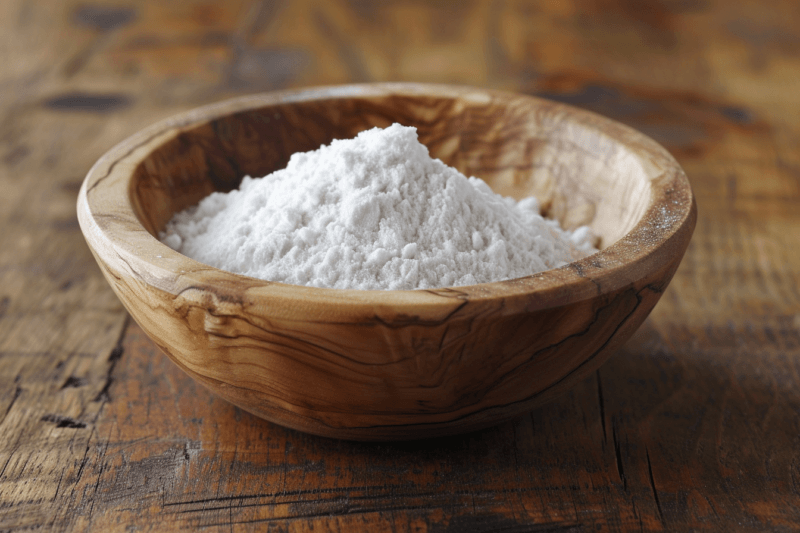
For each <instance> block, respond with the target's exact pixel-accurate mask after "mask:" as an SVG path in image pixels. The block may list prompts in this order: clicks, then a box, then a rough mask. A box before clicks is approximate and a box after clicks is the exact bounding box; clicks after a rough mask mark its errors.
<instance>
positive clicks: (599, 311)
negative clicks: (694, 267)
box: [78, 84, 696, 440]
mask: <svg viewBox="0 0 800 533" xmlns="http://www.w3.org/2000/svg"><path fill="white" fill-rule="evenodd" d="M394 122H399V123H401V124H403V125H407V126H415V127H416V128H417V130H418V133H419V138H420V141H421V142H422V143H423V144H425V145H427V146H428V148H429V150H430V153H431V155H432V156H433V157H438V158H439V159H441V160H442V161H444V162H445V163H447V164H448V165H451V166H454V167H456V168H457V169H458V170H460V171H461V172H462V173H464V174H466V175H468V176H469V175H474V176H478V177H480V178H482V179H483V180H485V181H486V182H487V183H488V184H489V185H490V186H491V187H492V188H493V190H494V191H495V192H498V193H500V194H503V195H507V196H513V197H515V198H522V197H525V196H529V195H535V196H537V197H538V198H539V199H540V201H541V203H542V205H543V207H544V211H545V214H546V215H547V216H549V217H551V218H555V219H558V220H559V221H560V222H561V224H562V225H563V226H565V227H567V228H574V227H577V226H579V225H584V224H587V225H589V226H590V227H591V228H592V230H593V231H594V232H595V233H596V234H597V235H599V236H600V240H601V242H600V247H601V251H600V252H599V253H596V254H594V255H592V256H589V257H586V258H584V259H582V260H580V261H576V262H574V263H571V264H569V265H566V266H563V267H561V268H558V269H554V270H549V271H546V272H542V273H539V274H535V275H533V276H529V277H525V278H519V279H514V280H508V281H501V282H496V283H487V284H480V285H473V286H468V287H456V288H444V289H434V290H416V291H359V290H337V289H320V288H313V287H302V286H294V285H287V284H282V283H275V282H268V281H262V280H258V279H253V278H249V277H246V276H242V275H237V274H233V273H230V272H226V271H222V270H219V269H216V268H212V267H210V266H207V265H204V264H202V263H199V262H197V261H194V260H192V259H189V258H188V257H186V256H183V255H181V254H179V253H177V252H175V251H173V250H172V249H170V248H168V247H167V246H165V245H163V244H161V243H160V242H159V241H158V240H157V238H156V237H155V236H156V235H157V234H158V232H159V231H160V230H161V229H163V228H164V226H165V224H166V223H167V221H168V220H169V219H170V218H171V217H172V216H173V214H175V213H176V212H179V211H181V210H183V209H185V208H187V207H189V206H191V205H194V204H196V203H197V202H198V201H199V200H201V199H202V198H203V197H205V196H206V195H208V194H210V193H211V192H213V191H228V190H231V189H234V188H236V187H237V186H238V184H239V182H240V181H241V178H242V177H243V176H244V175H246V174H249V175H252V176H263V175H266V174H268V173H270V172H272V171H274V170H277V169H279V168H283V167H284V166H285V165H286V163H287V162H288V160H289V157H290V156H291V155H292V154H293V153H295V152H303V151H308V150H313V149H316V148H318V147H319V146H320V145H321V144H327V143H329V142H330V141H331V140H333V139H346V138H352V137H354V136H355V135H356V134H357V133H358V132H360V131H363V130H365V129H368V128H371V127H375V126H380V127H386V126H389V125H390V124H392V123H394ZM78 215H79V220H80V224H81V229H82V231H83V233H84V235H85V237H86V241H87V243H88V244H89V247H90V248H91V250H92V253H93V254H94V256H95V258H96V259H97V262H98V264H99V265H100V267H101V269H102V271H103V274H104V275H105V277H106V279H107V280H108V282H109V283H110V285H111V287H112V288H113V289H114V291H115V292H116V294H117V295H118V296H119V298H120V300H121V301H122V302H123V304H124V305H125V307H126V308H127V309H128V311H129V312H130V314H131V315H132V316H133V317H134V319H135V320H136V321H137V322H138V323H139V324H140V325H141V327H142V329H144V331H145V332H146V333H147V334H148V335H149V336H150V338H152V339H153V341H154V342H155V343H156V344H158V346H159V347H160V348H161V349H162V350H163V351H164V352H165V353H166V354H167V355H168V356H169V357H170V358H171V359H172V360H173V361H174V362H175V363H176V364H177V365H178V366H179V367H180V368H182V369H183V370H184V371H185V372H186V373H188V374H189V375H190V376H192V377H193V378H195V379H196V380H198V381H199V382H201V383H203V384H204V385H206V386H207V387H208V388H210V389H211V390H212V391H214V392H215V393H216V394H218V395H220V396H221V397H223V398H225V399H227V400H229V401H230V402H232V403H234V404H236V405H238V406H240V407H241V408H243V409H245V410H247V411H249V412H251V413H254V414H256V415H257V416H260V417H262V418H265V419H267V420H270V421H273V422H276V423H278V424H281V425H284V426H288V427H291V428H295V429H298V430H300V431H305V432H308V433H314V434H318V435H324V436H329V437H337V438H345V439H354V440H392V439H418V438H425V437H433V436H439V435H446V434H454V433H460V432H466V431H471V430H475V429H479V428H483V427H486V426H490V425H494V424H497V423H500V422H502V421H505V420H508V419H510V418H512V417H514V416H517V415H519V414H521V413H523V412H525V411H527V410H530V409H531V408H532V407H534V406H536V405H538V404H541V403H543V402H545V401H547V400H548V399H550V398H552V397H553V396H554V395H556V394H558V393H560V392H563V391H565V390H567V389H568V388H569V387H571V386H572V385H574V384H575V383H576V382H577V381H579V380H580V379H582V378H583V377H584V376H586V375H587V374H589V373H590V372H593V371H594V370H595V369H596V368H597V367H599V366H600V364H601V363H602V362H603V361H604V360H605V359H606V358H607V357H608V356H609V355H610V354H611V353H612V352H613V351H614V350H615V349H616V348H617V347H618V346H620V344H621V343H623V342H624V341H625V340H626V339H628V337H630V335H631V334H632V333H633V332H634V331H635V330H636V328H637V327H638V326H639V325H640V324H641V323H642V321H644V319H645V317H646V316H647V315H648V314H649V312H650V310H651V309H652V308H653V306H654V305H655V304H656V302H657V301H658V299H659V297H660V296H661V294H662V293H663V291H664V289H665V288H666V286H667V284H668V283H669V281H670V279H671V278H672V275H673V274H674V272H675V270H676V269H677V267H678V264H679V263H680V261H681V258H682V257H683V254H684V252H685V250H686V247H687V246H688V243H689V239H690V238H691V234H692V231H693V229H694V225H695V220H696V207H695V203H694V198H693V195H692V191H691V188H690V186H689V182H688V180H687V179H686V176H685V174H684V173H683V171H682V170H681V168H680V166H679V165H678V163H677V162H676V161H675V160H674V159H673V158H672V156H670V155H669V154H668V153H667V152H666V150H664V149H663V148H662V147H661V146H659V145H658V144H657V143H655V142H654V141H652V140H651V139H649V138H648V137H646V136H644V135H642V134H641V133H638V132H636V131H635V130H632V129H631V128H628V127H626V126H624V125H622V124H619V123H616V122H614V121H611V120H609V119H606V118H603V117H600V116H598V115H595V114H593V113H590V112H587V111H582V110H578V109H575V108H572V107H569V106H566V105H562V104H558V103H554V102H549V101H546V100H542V99H538V98H533V97H529V96H523V95H518V94H511V93H504V92H497V91H489V90H483V89H474V88H467V87H452V86H441V85H424V84H371V85H351V86H341V87H327V88H319V89H310V90H298V91H287V92H277V93H268V94H263V95H257V96H251V97H244V98H238V99H234V100H230V101H226V102H223V103H220V104H216V105H211V106H207V107H203V108H200V109H197V110H194V111H191V112H188V113H185V114H182V115H180V116H178V117H175V118H172V119H169V120H166V121H164V122H161V123H159V124H156V125H155V126H152V127H150V128H148V129H146V130H143V131H142V132H140V133H138V134H136V135H134V136H132V137H130V138H129V139H127V140H125V141H124V142H122V143H121V144H119V145H117V146H116V147H114V148H113V149H111V150H110V151H109V152H108V153H107V154H105V155H104V156H103V157H102V158H101V159H100V160H99V161H98V162H97V163H96V164H95V166H94V167H93V168H92V169H91V170H90V171H89V174H88V176H87V177H86V180H85V182H84V184H83V187H82V189H81V192H80V196H79V200H78Z"/></svg>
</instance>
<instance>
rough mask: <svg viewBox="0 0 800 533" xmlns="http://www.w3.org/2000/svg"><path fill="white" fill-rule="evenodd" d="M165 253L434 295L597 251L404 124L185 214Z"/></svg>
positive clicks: (302, 158)
mask: <svg viewBox="0 0 800 533" xmlns="http://www.w3.org/2000/svg"><path fill="white" fill-rule="evenodd" d="M160 237H161V240H162V242H164V243H165V244H167V245H168V246H170V247H171V248H173V249H175V250H176V251H178V252H180V253H182V254H184V255H187V256H189V257H191V258H193V259H196V260H197V261H200V262H202V263H206V264H208V265H211V266H213V267H216V268H221V269H224V270H228V271H231V272H236V273H239V274H244V275H247V276H252V277H255V278H260V279H264V280H269V281H278V282H282V283H290V284H295V285H309V286H314V287H329V288H336V289H429V288H437V287H453V286H461V285H473V284H476V283H487V282H492V281H499V280H504V279H512V278H518V277H523V276H529V275H531V274H534V273H536V272H540V271H542V270H548V269H551V268H555V267H558V266H561V265H563V264H565V263H568V262H571V261H574V260H576V259H579V258H581V257H584V256H586V255H589V254H591V253H594V252H596V251H597V250H596V249H595V248H594V247H593V246H592V244H591V241H592V239H593V237H592V235H591V233H590V232H589V231H588V228H579V229H577V230H576V231H575V232H567V231H565V230H563V229H561V228H560V227H559V226H558V223H557V222H555V221H551V220H546V219H544V218H543V217H542V216H541V215H540V213H539V204H538V202H537V201H536V199H535V198H532V197H531V198H525V199H523V200H520V201H518V202H517V201H515V200H514V199H512V198H504V197H502V196H500V195H497V194H495V193H493V192H492V191H491V189H490V188H489V186H488V185H486V183H485V182H484V181H483V180H480V179H478V178H474V177H472V178H467V177H465V176H464V175H463V174H461V173H460V172H458V171H457V170H456V169H454V168H452V167H449V166H447V165H445V164H444V163H443V162H442V161H440V160H438V159H432V158H431V157H430V156H429V154H428V149H427V148H426V147H425V146H424V145H423V144H421V143H420V142H419V141H418V140H417V132H416V129H415V128H411V127H405V126H401V125H400V124H394V125H392V126H390V127H388V128H386V129H380V128H374V129H372V130H368V131H364V132H362V133H360V134H359V135H358V136H357V137H356V138H355V139H349V140H335V141H333V142H332V143H331V144H330V145H326V146H322V147H320V148H319V149H318V150H314V151H311V152H305V153H297V154H294V155H293V156H292V157H291V159H290V160H289V164H288V165H287V167H286V168H285V169H282V170H278V171H276V172H273V173H272V174H269V175H268V176H265V177H263V178H251V177H249V176H246V177H245V178H244V179H243V181H242V183H241V186H240V187H239V189H238V190H234V191H231V192H229V193H218V192H217V193H212V194H211V195H209V196H208V197H206V198H204V199H203V200H202V201H201V202H200V203H199V204H198V205H197V206H194V207H191V208H189V209H187V210H185V211H183V212H181V213H178V214H176V215H175V216H174V217H173V219H172V220H171V221H170V222H169V223H168V224H167V226H166V228H165V231H164V232H162V233H161V235H160Z"/></svg>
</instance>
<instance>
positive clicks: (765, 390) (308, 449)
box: [0, 0, 800, 533]
mask: <svg viewBox="0 0 800 533" xmlns="http://www.w3.org/2000/svg"><path fill="white" fill-rule="evenodd" d="M798 22H800V3H797V2H794V1H793V0H783V1H779V0H769V1H763V0H762V1H758V2H756V1H745V0H742V1H738V2H730V1H728V0H650V1H647V2H637V1H632V0H597V1H590V0H552V1H542V2H513V1H491V2H482V1H473V2H459V1H437V2H431V3H430V5H428V3H425V2H411V1H409V2H400V1H396V2H391V3H381V2H370V1H369V0H349V1H345V0H341V1H326V2H322V1H318V2H310V1H305V0H303V1H301V0H292V1H291V2H290V1H288V0H287V1H283V2H270V1H263V2H254V1H249V0H248V1H245V0H237V1H227V2H225V3H222V2H219V3H212V2H202V1H191V2H165V1H147V2H133V1H127V2H116V1H113V2H112V1H108V2H104V3H99V4H94V3H86V2H82V1H80V2H79V1H73V0H68V1H61V0H52V1H30V0H3V1H2V2H0V27H1V28H2V29H1V33H0V35H2V37H1V38H0V39H2V41H0V43H2V44H0V53H2V55H1V56H0V59H2V63H1V64H0V221H1V222H0V224H1V226H0V227H2V232H0V384H2V387H0V435H2V436H0V530H3V531H7V530H10V531H22V530H29V529H43V530H57V531H61V530H85V529H92V530H95V531H123V530H124V531H128V530H131V531H142V530H152V531H169V530H177V529H203V530H205V531H217V530H219V531H229V530H230V531H234V530H236V531H239V530H250V529H269V530H275V531H356V530H362V529H363V530H365V531H374V532H380V531H397V532H399V531H407V530H411V531H430V532H446V531H451V532H472V533H478V532H489V531H498V532H499V531H503V532H512V533H519V532H533V531H536V532H542V531H553V532H555V531H559V532H565V531H635V530H642V531H661V530H671V531H689V530H716V531H765V530H770V531H793V530H798V529H799V528H800V485H798V484H799V483H800V289H798V285H800V252H799V251H798V249H800V30H798V27H799V26H798ZM382 80H411V81H426V82H427V81H430V82H446V83H460V84H470V85H479V86H488V87H494V88H501V89H508V90H514V91H519V92H524V93H530V94H537V95H541V96H545V97H548V98H552V99H555V100H560V101H563V102H567V103H570V104H573V105H577V106H581V107H585V108H588V109H591V110H594V111H597V112H599V113H602V114H604V115H607V116H610V117H612V118H615V119H617V120H621V121H623V122H625V123H627V124H630V125H632V126H634V127H636V128H638V129H640V130H642V131H644V132H645V133H647V134H649V135H651V136H652V137H654V138H655V139H656V140H658V141H660V142H662V143H663V144H664V145H665V146H666V147H667V148H669V149H670V150H671V151H672V153H673V154H674V155H675V156H676V157H677V158H678V159H679V161H680V162H681V164H682V165H683V166H684V168H685V170H686V172H687V174H688V175H689V177H690V179H691V180H692V184H693V187H694V190H695V193H696V195H697V203H698V207H699V213H700V218H699V221H698V224H697V230H696V232H695V235H694V239H693V241H692V244H691V245H690V247H689V250H688V252H687V255H686V257H685V259H684V261H683V264H682V266H681V268H680V269H679V271H678V273H677V275H676V276H675V278H674V280H673V282H672V284H671V286H670V288H669V289H668V291H667V293H666V294H665V295H664V297H663V298H662V300H661V302H660V304H659V305H658V306H657V307H656V309H655V311H654V312H653V314H652V315H651V317H650V319H648V321H647V322H646V323H645V324H644V325H643V326H642V328H641V329H640V330H639V331H638V332H637V333H636V335H635V336H634V337H633V338H632V339H631V340H630V341H629V342H628V343H627V345H626V346H625V347H624V348H622V349H621V350H620V351H619V352H618V353H617V354H616V355H614V356H613V357H612V358H611V360H610V361H609V362H608V363H606V364H605V366H603V367H602V369H601V370H600V371H598V372H597V373H595V374H594V375H593V376H592V377H591V378H590V379H587V380H586V381H584V382H582V383H581V384H580V385H579V386H578V387H576V388H575V389H574V390H572V391H571V392H570V393H569V394H566V395H564V396H562V397H561V398H559V399H557V400H556V401H554V402H552V403H551V404H549V405H547V406H545V407H542V408H540V409H537V410H535V411H533V412H531V413H529V414H528V415H526V416H523V417H521V418H519V419H517V420H515V421H513V422H511V423H507V424H503V425H500V426H497V427H494V428H492V429H489V430H486V431H482V432H479V433H473V434H469V435H464V436H460V437H453V438H446V439H437V440H430V441H424V442H412V443H403V444H358V443H351V442H342V441H334V440H328V439H324V438H318V437H312V436H308V435H304V434H300V433H297V432H294V431H290V430H286V429H283V428H281V427H278V426H275V425H272V424H270V423H267V422H264V421H262V420H259V419H256V418H255V417H253V416H251V415H249V414H247V413H244V412H242V411H240V410H239V409H236V408H234V407H232V406H231V405H229V404H227V403H226V402H224V401H222V400H219V399H217V398H215V397H213V396H212V395H211V394H210V393H208V392H207V391H206V390H204V389H203V388H201V387H199V386H197V385H195V383H194V382H193V381H192V380H191V379H189V378H187V377H186V376H185V375H183V374H182V373H181V372H180V371H179V370H178V369H177V368H176V367H175V366H174V365H173V364H172V363H170V362H169V361H168V360H167V358H166V357H165V356H164V355H162V354H161V353H160V352H159V351H158V349H157V348H156V347H155V346H154V344H153V343H152V342H150V341H149V340H148V339H147V338H146V337H145V336H144V335H143V333H142V332H141V330H140V329H139V327H138V326H137V325H136V324H135V323H134V322H132V321H131V320H130V319H129V318H128V316H127V314H126V312H125V311H124V309H123V308H122V306H121V305H120V303H119V302H118V300H117V299H116V297H115V296H114V294H113V293H112V292H111V290H110V288H109V287H108V285H107V284H106V282H105V281H104V280H103V278H102V277H101V275H100V271H99V269H98V268H97V266H96V265H95V263H94V260H93V258H92V257H91V255H90V253H89V250H88V249H87V247H86V245H85V244H84V240H83V237H82V236H81V233H80V230H79V228H78V223H77V220H76V216H75V200H76V196H77V191H78V188H79V186H80V183H81V180H82V179H83V176H84V175H85V173H86V171H87V170H88V169H89V167H90V166H91V164H92V163H93V162H94V161H95V160H96V159H97V158H98V157H99V156H100V155H101V154H102V153H103V152H105V151H106V150H107V149H108V148H109V147H111V146H112V145H113V144H114V143H116V142H117V141H119V140H121V139H123V138H125V137H126V136H128V135H130V134H131V133H133V132H135V131H137V130H139V129H140V128H142V127H144V126H145V125H148V124H150V123H152V122H154V121H156V120H159V119H161V118H164V117H167V116H170V115H172V114H174V113H176V112H178V111H181V110H185V109H189V108H192V107H195V106H197V105H200V104H204V103H208V102H212V101H216V100H220V99H223V98H226V97H230V96H235V95H238V94H244V93H251V92H258V91H265V90H272V89H278V88H285V87H297V86H308V85H319V84H337V83H347V82H369V81H382Z"/></svg>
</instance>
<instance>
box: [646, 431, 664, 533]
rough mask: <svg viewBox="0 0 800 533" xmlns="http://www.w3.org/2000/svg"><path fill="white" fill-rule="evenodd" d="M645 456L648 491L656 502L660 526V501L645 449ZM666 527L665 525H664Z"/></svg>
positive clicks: (661, 514)
mask: <svg viewBox="0 0 800 533" xmlns="http://www.w3.org/2000/svg"><path fill="white" fill-rule="evenodd" d="M644 450H645V456H646V457H647V475H648V479H649V481H650V490H652V491H653V499H655V501H656V508H657V509H658V518H659V519H660V520H661V523H662V524H665V522H664V511H663V509H662V508H661V500H659V498H658V490H656V482H655V480H654V479H653V465H652V464H651V463H650V450H648V449H647V448H646V447H645V449H644ZM665 525H666V524H665Z"/></svg>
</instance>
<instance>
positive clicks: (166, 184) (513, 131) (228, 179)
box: [129, 94, 654, 248]
mask: <svg viewBox="0 0 800 533" xmlns="http://www.w3.org/2000/svg"><path fill="white" fill-rule="evenodd" d="M394 122H399V123H401V124H403V125H406V126H415V127H416V128H417V131H418V134H419V138H420V141H421V142H422V143H423V144H425V145H426V146H427V147H428V149H429V150H430V153H431V155H432V156H433V157H437V158H439V159H441V160H442V161H444V162H445V163H446V164H448V165H451V166H454V167H456V168H457V169H458V170H460V171H461V172H462V173H464V174H466V175H467V176H477V177H479V178H481V179H483V180H485V181H486V182H487V183H488V184H489V185H490V187H492V189H493V190H494V191H495V192H497V193H500V194H503V195H506V196H513V197H515V198H518V199H519V198H522V197H525V196H529V195H534V196H536V197H537V198H539V200H540V201H541V203H542V206H543V211H544V214H545V215H546V216H549V217H551V218H555V219H557V220H559V222H560V223H561V224H562V226H564V227H566V228H568V229H572V228H575V227H577V226H580V225H584V224H588V225H589V226H590V227H591V228H592V229H593V230H594V232H595V234H596V235H598V236H599V237H600V243H599V244H600V247H601V248H605V247H608V246H610V245H611V244H613V243H614V242H616V241H617V240H619V239H620V238H621V237H623V236H624V235H625V234H626V233H628V232H629V231H630V230H631V229H632V228H633V227H634V226H635V225H636V224H637V223H638V222H639V220H640V219H641V218H642V216H643V214H644V213H645V211H646V210H647V208H648V205H649V204H650V200H651V180H652V179H653V177H654V176H653V175H652V172H648V169H647V168H645V166H644V165H643V163H642V159H641V157H639V156H637V155H636V154H635V153H633V151H632V150H631V149H630V148H629V147H627V146H625V145H624V144H621V143H620V142H618V141H617V140H615V138H614V132H609V131H608V129H607V127H606V126H607V125H606V123H605V122H610V121H605V122H603V120H602V119H599V117H594V116H592V115H591V114H589V113H582V112H577V113H576V111H575V110H567V109H565V108H564V106H560V105H558V104H553V103H550V102H546V101H543V100H538V99H534V98H528V97H517V98H513V97H509V98H507V99H505V100H503V99H500V100H497V99H492V100H487V99H480V98H470V97H469V96H431V95H423V94H418V95H415V94H410V95H397V94H391V95H364V96H358V95H348V96H344V97H328V98H316V99H299V100H295V101H287V102H280V103H275V104H273V105H267V106H264V107H258V108H255V109H245V110H243V111H239V112H235V113H232V114H227V115H224V116H220V117H216V118H211V119H210V120H208V121H206V122H204V123H201V124H199V125H197V124H194V125H191V126H189V127H187V128H184V129H182V130H178V132H177V133H176V135H175V136H174V137H173V138H172V139H170V140H168V141H167V142H165V143H163V144H161V145H160V146H158V147H157V148H156V149H155V150H153V151H152V152H151V153H150V154H149V155H148V156H147V157H146V158H145V159H144V160H143V161H142V162H141V163H140V164H139V165H138V167H137V168H136V170H135V172H134V175H133V179H132V180H131V182H130V190H129V194H130V199H131V203H132V206H133V209H134V211H135V213H136V216H137V217H138V218H139V220H140V222H141V223H142V224H143V225H144V227H145V228H146V229H147V231H148V232H150V233H151V234H152V235H154V236H156V235H157V234H158V232H159V231H160V230H161V229H163V227H164V226H165V224H166V223H167V221H168V220H169V219H170V218H171V217H172V216H173V214H174V213H176V212H179V211H181V210H183V209H185V208H187V207H189V206H192V205H194V204H196V203H197V202H199V201H200V200H201V199H202V198H203V197H205V196H207V195H208V194H210V193H211V192H214V191H228V190H231V189H234V188H236V187H238V185H239V182H240V181H241V179H242V177H243V176H244V175H251V176H254V177H256V176H264V175H266V174H269V173H270V172H272V171H275V170H278V169H281V168H283V167H285V166H286V164H287V163H288V161H289V157H290V156H291V155H292V154H293V153H295V152H304V151H308V150H314V149H317V148H319V146H320V145H322V144H327V143H330V142H331V141H332V140H333V139H349V138H352V137H355V136H356V135H357V134H358V133H359V132H361V131H363V130H366V129H369V128H372V127H375V126H379V127H386V126H389V125H391V124H392V123H394ZM598 122H599V123H600V124H602V125H603V126H604V127H600V126H598V125H597V123H598ZM611 127H612V128H613V127H617V126H614V125H612V126H611Z"/></svg>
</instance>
